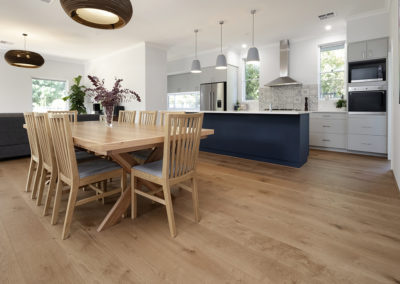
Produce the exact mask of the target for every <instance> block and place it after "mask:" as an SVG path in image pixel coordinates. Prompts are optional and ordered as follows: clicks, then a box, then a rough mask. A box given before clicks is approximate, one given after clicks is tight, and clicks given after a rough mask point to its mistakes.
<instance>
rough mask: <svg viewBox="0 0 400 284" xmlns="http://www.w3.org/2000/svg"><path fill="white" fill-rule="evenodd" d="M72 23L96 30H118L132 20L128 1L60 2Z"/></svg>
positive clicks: (82, 0) (83, 0)
mask: <svg viewBox="0 0 400 284" xmlns="http://www.w3.org/2000/svg"><path fill="white" fill-rule="evenodd" d="M60 3H61V6H62V7H63V9H64V11H65V12H66V13H67V15H68V16H70V17H71V18H72V19H73V20H74V21H76V22H78V23H80V24H82V25H85V26H89V27H92V28H97V29H118V28H122V27H123V26H125V25H126V24H127V23H129V21H130V20H131V18H132V13H133V9H132V4H131V1H130V0H60Z"/></svg>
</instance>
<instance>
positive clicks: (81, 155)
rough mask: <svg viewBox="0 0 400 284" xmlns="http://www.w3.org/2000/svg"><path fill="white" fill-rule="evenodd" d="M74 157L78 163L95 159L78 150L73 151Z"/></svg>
mask: <svg viewBox="0 0 400 284" xmlns="http://www.w3.org/2000/svg"><path fill="white" fill-rule="evenodd" d="M75 157H76V160H77V161H78V162H81V161H82V160H88V159H96V156H95V155H93V154H91V153H88V152H85V151H79V150H78V151H75Z"/></svg>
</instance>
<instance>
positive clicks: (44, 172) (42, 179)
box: [36, 167, 47, 206]
mask: <svg viewBox="0 0 400 284" xmlns="http://www.w3.org/2000/svg"><path fill="white" fill-rule="evenodd" d="M46 177H47V170H46V169H45V168H44V167H43V168H42V174H41V176H40V182H39V188H38V193H37V199H36V205H37V206H40V205H42V199H43V191H44V187H45V182H46Z"/></svg>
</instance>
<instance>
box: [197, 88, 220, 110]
mask: <svg viewBox="0 0 400 284" xmlns="http://www.w3.org/2000/svg"><path fill="white" fill-rule="evenodd" d="M200 110H216V111H226V82H221V83H209V84H201V85H200Z"/></svg>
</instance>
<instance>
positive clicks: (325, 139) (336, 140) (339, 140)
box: [310, 133, 347, 149]
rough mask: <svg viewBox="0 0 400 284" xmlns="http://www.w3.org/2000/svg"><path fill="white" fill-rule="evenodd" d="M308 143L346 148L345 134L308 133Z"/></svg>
mask: <svg viewBox="0 0 400 284" xmlns="http://www.w3.org/2000/svg"><path fill="white" fill-rule="evenodd" d="M310 145H312V146H317V147H328V148H339V149H346V146H347V135H345V134H335V133H310Z"/></svg>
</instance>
